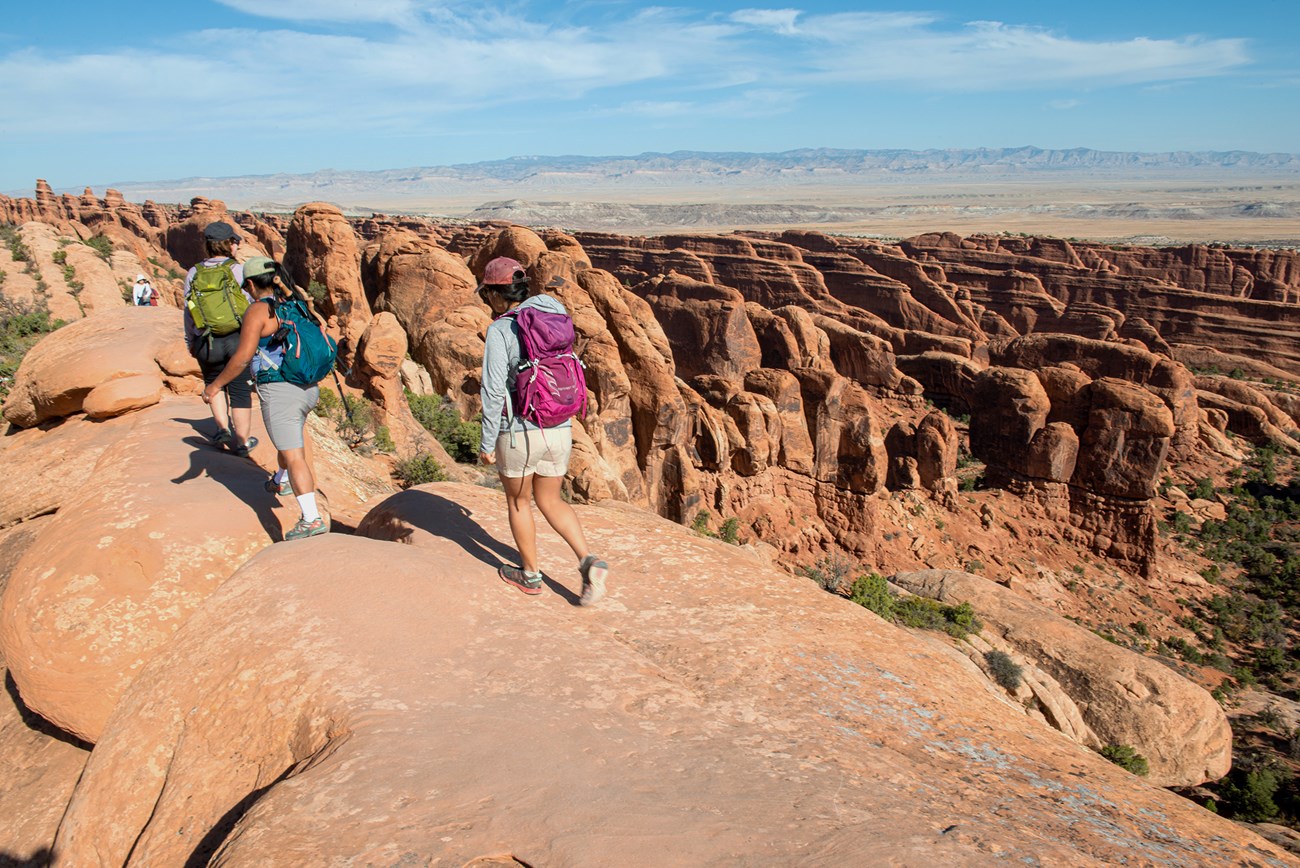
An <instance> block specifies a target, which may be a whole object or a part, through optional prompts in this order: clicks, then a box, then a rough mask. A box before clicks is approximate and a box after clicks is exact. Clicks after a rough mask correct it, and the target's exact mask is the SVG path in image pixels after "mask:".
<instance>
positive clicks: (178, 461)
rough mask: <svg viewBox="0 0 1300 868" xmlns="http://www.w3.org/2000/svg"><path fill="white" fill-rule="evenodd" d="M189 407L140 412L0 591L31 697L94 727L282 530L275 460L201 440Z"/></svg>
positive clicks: (60, 716) (16, 671)
mask: <svg viewBox="0 0 1300 868" xmlns="http://www.w3.org/2000/svg"><path fill="white" fill-rule="evenodd" d="M185 403H186V404H187V405H189V406H190V407H191V408H192V406H193V404H194V403H197V402H194V401H193V399H190V400H189V401H186V402H185ZM184 409H185V408H184V407H182V406H178V404H176V403H172V402H168V403H165V404H159V405H157V406H155V407H152V408H150V409H148V410H144V411H141V412H139V413H137V414H134V421H135V424H134V425H132V427H131V428H130V430H128V431H126V432H123V433H121V434H120V435H119V436H118V438H117V439H116V441H115V442H114V443H113V444H112V445H111V446H109V447H107V448H106V449H105V450H104V452H103V453H102V454H101V455H100V457H99V461H98V462H97V463H96V464H95V465H94V467H93V468H88V473H87V477H88V478H87V481H86V482H85V483H84V484H83V485H82V486H81V487H80V488H78V489H77V490H76V492H75V493H73V494H72V495H71V496H70V497H68V498H67V499H66V500H65V501H64V502H63V504H62V507H61V508H60V510H59V512H58V514H57V515H55V516H54V517H53V518H52V519H50V520H49V522H48V523H46V524H45V525H44V527H43V528H42V530H41V533H40V534H39V535H38V536H37V538H36V539H35V540H33V542H32V544H31V546H30V547H29V548H28V549H27V551H26V552H25V554H24V555H23V557H22V559H21V560H20V561H19V562H18V564H17V566H16V567H15V568H14V570H13V574H12V576H11V578H10V580H9V586H8V588H7V589H6V591H5V596H4V598H3V602H2V604H0V651H2V652H3V654H4V658H5V660H6V662H7V664H8V666H9V668H10V671H11V672H12V674H13V677H14V681H15V682H16V683H17V685H18V689H19V692H20V693H21V694H22V697H23V701H24V702H26V703H27V705H28V706H30V707H31V708H32V709H34V710H35V711H37V712H38V713H40V714H41V716H43V717H45V718H46V719H47V720H49V721H51V722H53V723H54V724H56V725H57V726H59V727H60V728H62V729H64V730H66V731H68V732H70V733H73V734H74V735H76V736H78V737H79V738H82V739H84V740H86V741H91V742H93V741H95V740H96V739H97V738H98V736H99V732H100V730H101V729H102V728H103V724H104V721H105V720H106V719H107V717H108V715H109V713H110V712H111V711H112V709H113V707H114V706H115V705H116V703H117V700H118V698H119V697H120V696H121V693H122V691H123V690H124V689H125V687H126V686H127V685H128V684H129V683H130V682H131V679H132V678H134V677H135V674H136V672H137V671H138V670H139V667H140V665H141V663H142V662H143V661H144V660H145V659H147V657H148V656H149V654H151V653H152V652H153V650H154V649H156V648H157V647H158V646H159V645H161V644H162V643H163V642H165V641H166V639H167V638H168V637H170V636H171V634H172V633H174V632H175V631H176V629H177V628H178V627H179V626H180V625H181V624H182V623H183V622H184V620H185V618H186V616H187V615H188V614H189V613H190V612H191V611H193V610H194V609H195V608H196V607H197V606H198V604H199V603H200V602H201V601H202V600H203V598H204V597H206V596H207V595H208V593H210V592H211V591H212V590H213V589H214V588H216V587H217V585H219V584H220V583H221V582H222V581H223V580H224V579H225V577H226V576H227V575H228V574H229V569H230V564H231V563H232V562H234V563H239V562H241V561H242V560H244V559H245V558H247V557H248V556H250V555H251V554H253V553H254V552H256V551H257V550H258V549H260V548H263V547H264V546H266V545H269V544H270V543H271V541H272V540H273V539H274V538H276V537H278V536H279V533H280V528H281V524H282V520H281V518H280V517H279V516H278V515H277V512H281V513H282V512H283V510H281V509H280V508H279V506H278V504H277V502H276V499H275V498H274V496H272V495H269V494H267V493H266V492H265V491H263V490H262V481H263V480H264V479H265V471H262V470H261V469H260V468H258V467H257V466H255V465H254V464H252V463H251V462H249V461H247V460H241V459H238V458H236V457H235V456H233V455H229V454H223V453H220V452H217V451H216V450H213V449H211V448H210V447H205V446H203V445H201V440H202V439H204V438H203V436H202V435H200V434H198V433H197V431H196V429H197V428H200V427H201V424H202V421H203V417H202V416H199V415H198V414H197V413H193V411H192V410H191V412H188V413H187V412H184ZM178 411H180V412H178ZM246 504H251V505H253V507H252V508H250V507H249V506H247V505H246ZM290 523H291V520H290Z"/></svg>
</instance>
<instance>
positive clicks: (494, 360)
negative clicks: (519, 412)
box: [479, 295, 573, 452]
mask: <svg viewBox="0 0 1300 868" xmlns="http://www.w3.org/2000/svg"><path fill="white" fill-rule="evenodd" d="M526 307H535V308H538V309H540V310H544V311H546V312H548V313H568V311H567V310H565V309H564V305H563V304H561V303H560V301H559V299H556V298H554V297H553V296H549V295H534V296H532V297H531V298H526V299H524V301H523V302H522V303H521V304H520V305H519V307H517V308H515V310H523V309H524V308H526ZM522 355H523V349H522V348H521V347H520V345H519V327H518V326H517V325H516V324H515V320H514V317H500V318H498V319H497V320H496V322H494V323H492V325H490V326H488V330H487V342H486V345H485V346H484V348H483V376H482V383H483V390H482V392H480V398H481V399H482V401H483V425H482V429H481V436H480V437H479V450H480V451H482V452H495V451H496V448H497V437H499V436H500V435H501V432H502V431H527V430H533V431H536V430H537V426H536V425H535V424H533V423H532V422H529V421H528V420H527V419H521V418H520V417H518V416H515V415H514V412H513V411H511V413H510V424H509V427H507V426H506V420H505V418H504V413H505V408H506V401H508V400H510V395H511V393H512V392H514V388H515V377H514V374H515V371H516V370H517V369H518V367H519V359H520V356H522ZM572 425H573V423H572V422H570V421H568V420H565V421H564V422H561V423H560V424H559V425H557V426H556V427H557V428H569V427H572Z"/></svg>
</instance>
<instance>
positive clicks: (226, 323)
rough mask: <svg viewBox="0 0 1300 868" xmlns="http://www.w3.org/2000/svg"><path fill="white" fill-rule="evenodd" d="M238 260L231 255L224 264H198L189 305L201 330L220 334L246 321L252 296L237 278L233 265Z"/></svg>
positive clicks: (196, 324) (235, 330)
mask: <svg viewBox="0 0 1300 868" xmlns="http://www.w3.org/2000/svg"><path fill="white" fill-rule="evenodd" d="M234 264H235V260H233V259H227V260H226V261H225V262H223V263H221V264H220V265H204V264H203V263H199V264H198V265H196V266H194V279H193V280H191V281H190V297H189V299H188V300H187V301H186V302H185V305H186V307H188V308H189V311H190V316H191V317H193V318H194V327H195V328H197V329H198V330H199V332H200V333H202V332H204V331H206V332H207V333H208V334H212V335H217V336H218V337H220V336H221V335H228V334H231V333H232V332H237V331H239V326H240V325H241V324H242V323H243V319H244V311H246V310H248V299H247V298H246V297H245V296H244V293H243V291H242V290H241V289H240V288H239V284H238V283H236V282H235V272H234V270H233V269H232V267H231V266H233V265H234Z"/></svg>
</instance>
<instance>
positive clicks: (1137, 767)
mask: <svg viewBox="0 0 1300 868" xmlns="http://www.w3.org/2000/svg"><path fill="white" fill-rule="evenodd" d="M1099 752H1100V753H1101V755H1102V756H1104V757H1105V758H1106V759H1108V760H1110V761H1111V762H1113V763H1114V764H1115V765H1117V766H1119V767H1120V768H1122V769H1124V770H1125V771H1127V772H1132V773H1133V774H1135V775H1143V776H1145V775H1147V774H1149V773H1150V771H1151V768H1150V764H1149V763H1148V762H1147V758H1146V757H1144V756H1142V754H1140V753H1138V752H1137V751H1136V750H1134V749H1133V747H1132V746H1131V745H1127V744H1108V745H1106V746H1105V747H1103V748H1102V749H1101V751H1099Z"/></svg>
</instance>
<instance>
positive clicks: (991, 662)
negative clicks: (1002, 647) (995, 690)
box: [984, 651, 1023, 693]
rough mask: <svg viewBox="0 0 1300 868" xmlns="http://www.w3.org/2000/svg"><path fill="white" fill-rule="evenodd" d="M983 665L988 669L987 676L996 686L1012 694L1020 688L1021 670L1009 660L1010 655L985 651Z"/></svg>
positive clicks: (1003, 652)
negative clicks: (1000, 686)
mask: <svg viewBox="0 0 1300 868" xmlns="http://www.w3.org/2000/svg"><path fill="white" fill-rule="evenodd" d="M984 663H985V665H987V666H988V667H989V674H990V675H992V676H993V680H994V681H996V682H997V683H998V684H1001V685H1002V686H1003V687H1005V688H1006V689H1007V690H1009V691H1011V692H1013V693H1014V692H1015V691H1016V690H1018V689H1019V688H1020V678H1021V675H1022V674H1023V670H1022V669H1021V668H1020V665H1019V664H1018V663H1016V661H1014V660H1012V659H1011V655H1010V654H1007V653H1006V652H1005V651H986V652H984Z"/></svg>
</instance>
